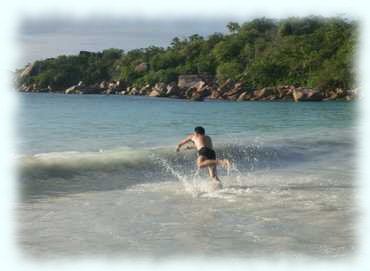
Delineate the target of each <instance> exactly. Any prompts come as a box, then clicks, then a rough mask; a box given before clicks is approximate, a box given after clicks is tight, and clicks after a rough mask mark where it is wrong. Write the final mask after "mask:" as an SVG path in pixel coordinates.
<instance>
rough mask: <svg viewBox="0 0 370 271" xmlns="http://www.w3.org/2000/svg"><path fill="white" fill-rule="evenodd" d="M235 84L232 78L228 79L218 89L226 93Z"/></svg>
mask: <svg viewBox="0 0 370 271" xmlns="http://www.w3.org/2000/svg"><path fill="white" fill-rule="evenodd" d="M234 86H235V82H234V81H233V80H231V79H227V80H226V81H225V82H224V83H223V84H222V85H220V86H219V88H218V89H217V91H218V92H220V93H221V95H222V94H224V93H225V92H228V91H230V90H231V89H233V87H234Z"/></svg>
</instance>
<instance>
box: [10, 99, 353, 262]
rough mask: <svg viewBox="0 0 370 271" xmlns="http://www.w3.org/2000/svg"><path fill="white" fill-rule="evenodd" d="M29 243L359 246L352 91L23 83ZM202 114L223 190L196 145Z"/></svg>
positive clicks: (25, 236)
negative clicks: (60, 88) (246, 92)
mask: <svg viewBox="0 0 370 271" xmlns="http://www.w3.org/2000/svg"><path fill="white" fill-rule="evenodd" d="M19 99H20V107H19V108H20V109H19V112H18V119H17V123H18V126H17V128H18V135H19V137H18V139H17V144H18V145H17V147H18V156H19V157H18V161H19V169H20V176H19V190H20V195H21V197H20V199H19V203H18V207H17V215H18V220H17V221H18V224H19V227H18V241H19V246H20V248H21V249H22V252H23V253H24V254H25V255H29V256H33V257H39V258H58V257H68V258H73V257H78V256H91V255H96V256H101V257H109V256H122V255H129V256H130V255H135V256H148V257H167V256H176V255H190V256H221V255H228V256H242V257H251V258H254V257H261V258H267V259H269V258H272V257H292V256H294V257H298V256H309V257H318V258H343V257H348V256H351V255H352V254H353V251H354V250H355V249H356V242H355V241H356V240H355V236H356V232H355V226H356V225H355V222H356V214H357V209H356V186H357V183H356V153H355V150H356V144H355V140H356V133H357V130H356V118H357V107H356V103H354V102H318V103H292V102H225V101H207V102H191V101H187V100H175V99H166V98H151V97H132V96H101V95H58V94H24V93H23V94H19ZM197 125H202V126H204V127H205V128H206V132H207V133H208V134H209V135H210V136H211V137H212V138H213V141H214V145H215V150H216V152H217V154H218V156H219V157H227V158H230V159H232V160H233V161H234V166H233V168H232V169H231V170H230V171H228V172H227V171H225V170H222V169H220V170H219V173H220V176H221V179H222V180H223V182H224V189H222V190H221V191H218V192H212V191H210V189H209V186H208V182H207V180H208V179H207V175H206V172H205V171H204V172H203V171H197V170H196V168H195V164H194V160H195V158H196V153H195V152H194V151H191V150H190V151H184V152H180V153H176V152H175V151H174V150H175V146H176V143H177V142H178V141H179V140H181V139H182V138H183V137H184V136H186V135H187V134H188V133H189V132H191V131H192V130H193V128H194V126H197Z"/></svg>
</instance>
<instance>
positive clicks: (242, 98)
mask: <svg viewBox="0 0 370 271" xmlns="http://www.w3.org/2000/svg"><path fill="white" fill-rule="evenodd" d="M251 96H252V95H251V93H250V92H242V93H241V94H240V95H239V97H238V99H237V101H248V100H250V98H251Z"/></svg>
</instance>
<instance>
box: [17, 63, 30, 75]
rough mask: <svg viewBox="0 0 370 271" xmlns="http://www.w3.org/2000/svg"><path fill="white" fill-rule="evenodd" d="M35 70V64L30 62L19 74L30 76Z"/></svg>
mask: <svg viewBox="0 0 370 271" xmlns="http://www.w3.org/2000/svg"><path fill="white" fill-rule="evenodd" d="M32 72H33V64H28V65H27V66H26V68H24V70H23V71H22V72H21V74H20V75H19V77H20V78H23V77H27V76H30V75H31V74H32Z"/></svg>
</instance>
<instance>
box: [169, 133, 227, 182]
mask: <svg viewBox="0 0 370 271" xmlns="http://www.w3.org/2000/svg"><path fill="white" fill-rule="evenodd" d="M198 128H199V129H198ZM194 130H195V131H194V133H193V134H190V135H189V136H188V137H187V138H185V139H184V140H182V141H181V142H180V143H179V144H178V145H177V149H176V151H179V150H180V148H181V147H182V146H183V145H185V144H187V143H189V142H192V143H193V144H194V147H195V148H196V149H197V151H198V158H197V166H198V168H205V167H208V173H209V176H210V177H211V178H212V180H213V187H214V188H215V189H220V188H222V183H221V180H220V179H219V177H218V175H217V166H218V165H221V166H224V167H227V168H228V167H230V161H229V160H227V159H222V160H220V159H216V153H215V151H214V150H213V144H212V139H211V138H210V137H209V136H208V135H205V132H204V128H202V127H196V128H195V129H194ZM188 149H189V147H188Z"/></svg>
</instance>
